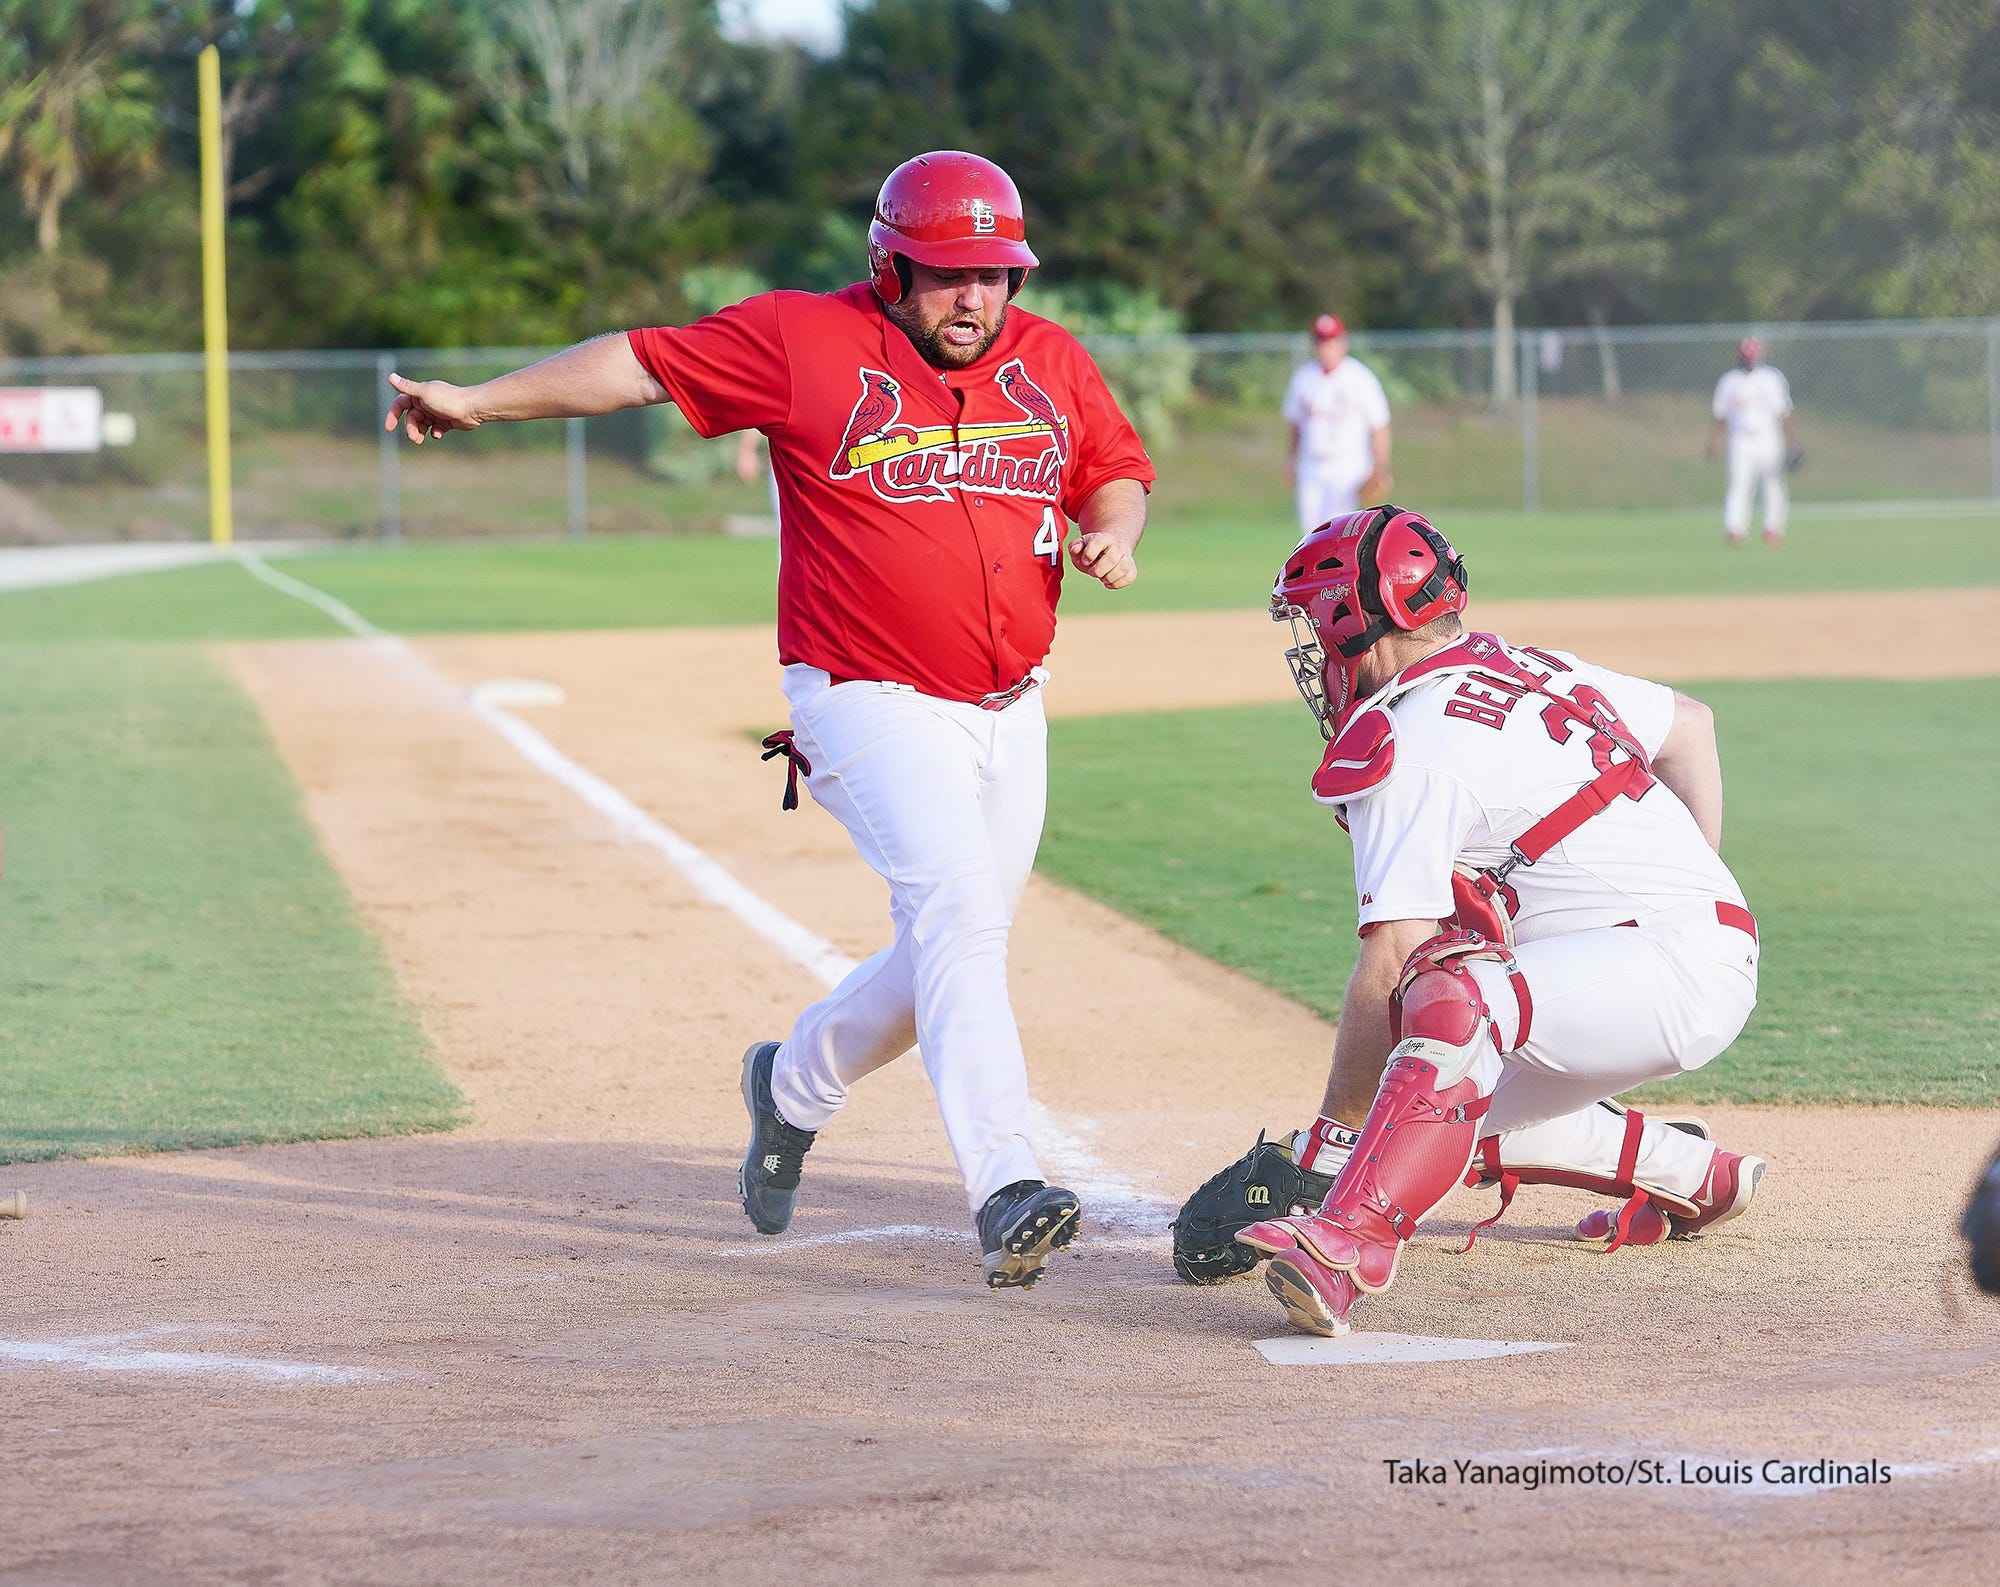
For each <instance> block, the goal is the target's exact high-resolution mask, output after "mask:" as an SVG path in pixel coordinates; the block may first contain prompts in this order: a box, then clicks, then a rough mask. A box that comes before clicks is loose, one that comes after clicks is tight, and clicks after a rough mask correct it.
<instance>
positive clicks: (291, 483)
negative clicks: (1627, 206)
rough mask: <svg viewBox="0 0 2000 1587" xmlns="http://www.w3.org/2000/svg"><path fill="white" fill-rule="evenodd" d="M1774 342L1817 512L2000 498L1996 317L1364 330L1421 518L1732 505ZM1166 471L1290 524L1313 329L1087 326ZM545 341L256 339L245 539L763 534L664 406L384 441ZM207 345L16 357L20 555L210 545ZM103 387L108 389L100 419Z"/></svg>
mask: <svg viewBox="0 0 2000 1587" xmlns="http://www.w3.org/2000/svg"><path fill="white" fill-rule="evenodd" d="M1747 334H1756V335H1758V336H1759V337H1760V338H1761V339H1762V340H1763V342H1764V345H1765V350H1766V357H1767V360H1768V361H1769V362H1770V363H1772V364H1773V365H1775V366H1776V367H1777V368H1779V369H1781V370H1783V371H1784V373H1785V374H1786V376H1787V377H1788V379H1789V380H1790V382H1791V388H1792V394H1793V400H1794V402H1795V404H1796V407H1797V422H1798V426H1799V429H1800V432H1801V437H1802V439H1803V441H1804V444H1805V448H1806V453H1807V462H1806V466H1805V467H1804V468H1803V469H1802V470H1801V471H1800V472H1799V473H1798V474H1797V475H1795V476H1794V477H1793V482H1792V483H1793V490H1794V494H1795V497H1796V499H1797V500H1798V501H1800V502H1801V503H1818V504H1834V503H1870V502H1875V503H1881V502H1892V501H1893V502H1928V503H1948V502H1973V501H1978V502H2000V321H1984V320H1980V321H1940V322H1870V323H1862V324H1842V325H1825V324H1822V325H1773V326H1761V327H1758V326H1736V325H1732V326H1712V325H1711V326H1651V327H1644V328H1623V329H1590V328H1584V329H1573V328H1572V329H1563V330H1529V331H1525V332H1522V333H1521V334H1520V345H1519V350H1518V356H1517V363H1518V367H1519V370H1520V387H1521V389H1520V391H1519V392H1518V393H1517V394H1515V395H1513V396H1511V397H1508V398H1505V399H1498V400H1497V399H1496V397H1495V393H1494V390H1493V344H1492V339H1491V337H1490V336H1488V335H1486V334H1484V333H1481V332H1476V331H1474V332H1460V331H1404V332H1363V331H1357V332H1356V333H1355V335H1354V337H1353V349H1354V354H1355V356H1356V357H1358V358H1360V359H1361V360H1362V361H1363V362H1365V363H1367V364H1368V365H1369V367H1371V368H1372V369H1373V370H1374V371H1375V372H1376V374H1377V375H1379V376H1380V377H1381V379H1382V383H1383V385H1384V387H1385V389H1386V390H1387V392H1388V395H1389V400H1390V404H1391V408H1392V410H1393V413H1394V436H1395V472H1396V476H1397V488H1396V493H1397V495H1398V497H1400V498H1401V499H1403V500H1405V501H1408V502H1410V503H1412V504H1418V505H1422V506H1425V507H1427V508H1437V509H1446V508H1468V507H1470V508H1489V509H1498V510H1512V511H1525V512H1537V511H1547V512H1576V511H1598V512H1616V511H1630V510H1647V509H1661V508H1693V507H1707V506H1713V507H1716V508H1718V509H1719V506H1720V500H1721V494H1722V471H1721V465H1720V463H1719V462H1717V461H1715V460H1712V459H1707V458H1705V457H1704V455H1703V450H1704V442H1705V441H1706V439H1707V433H1708V428H1709V422H1710V421H1709V404H1710V399H1711V396H1712V393H1713V391H1714V387H1715V382H1716V380H1717V378H1718V377H1719V376H1720V375H1721V374H1723V373H1724V372H1725V371H1726V370H1728V369H1729V368H1731V367H1732V366H1733V365H1734V363H1735V356H1736V355H1735V346H1736V342H1737V340H1738V339H1739V337H1741V336H1744V335H1747ZM1089 345H1090V347H1091V350H1092V352H1093V353H1094V354H1095V355H1096V356H1097V358H1098V360H1099V362H1100V364H1101V365H1102V367H1103V368H1104V370H1105V372H1106V374H1107V376H1108V377H1109V378H1110V380H1111V382H1112V384H1113V386H1114V387H1115V388H1116V389H1117V391H1118V393H1119V395H1120V397H1121V399H1122V400H1123V401H1124V402H1125V404H1126V406H1127V408H1128V410H1129V411H1130V412H1131V413H1132V414H1133V417H1134V418H1135V420H1136V421H1137V422H1138V424H1139V426H1140V428H1141V430H1142V432H1143V433H1144V434H1145V435H1146V438H1147V441H1148V444H1149V446H1150V447H1151V448H1152V450H1153V452H1154V455H1155V459H1156V461H1157V463H1158V465H1159V469H1160V484H1159V487H1158V490H1157V492H1156V495H1155V506H1154V511H1155V515H1156V517H1160V518H1171V519H1173V520H1174V521H1177V522H1200V523H1212V524H1216V525H1220V526H1228V525H1233V524H1238V523H1241V524H1246V525H1251V524H1255V525H1270V524H1273V523H1283V522H1285V521H1286V520H1287V519H1288V518H1289V516H1290V512H1291V506H1290V496H1289V492H1288V490H1287V488H1286V486H1285V483H1284V480H1283V477H1282V470H1283V460H1284V451H1285V427H1284V424H1283V422H1282V421H1281V420H1280V419H1279V417H1278V413H1277V407H1278V402H1279V399H1280V397H1281V395H1282V393H1283V391H1284V388H1285V382H1286V380H1287V378H1288V377H1289V376H1290V374H1291V371H1292V369H1293V368H1295V367H1296V366H1297V365H1298V364H1299V363H1300V362H1302V361H1303V360H1304V359H1305V358H1307V357H1308V356H1310V347H1309V344H1308V343H1307V341H1306V340H1305V339H1304V338H1303V337H1292V336H1186V337H1149V338H1119V337H1096V338H1090V339H1089ZM545 351H547V349H537V348H496V349H472V350H463V349H461V350H450V351H435V350H433V351H416V350H405V351H401V352H396V353H383V352H315V353H239V354H236V355H234V356H233V357H232V359H231V371H232V374H231V407H232V427H233V434H234V444H235V468H236V480H235V517H236V525H237V532H238V533H239V535H241V536H243V537H244V538H248V539H319V538H361V537H366V538H374V537H384V538H395V537H398V536H403V535H408V536H423V537H464V536H476V535H548V534H565V533H567V534H583V533H591V532H619V531H654V532H662V531H664V532H696V533H699V532H719V531H724V530H735V531H739V532H757V531H759V530H768V528H769V527H770V523H771V516H770V515H771V512H772V506H771V497H770V493H769V488H768V485H767V484H766V483H765V482H763V481H762V480H759V481H757V482H755V483H751V484H744V483H743V482H742V481H740V480H739V479H738V478H737V474H736V467H737V463H738V454H737V443H736V442H735V441H734V440H733V439H724V440H722V441H714V442H709V441H703V440H701V439H700V438H699V437H697V436H696V435H695V434H694V433H693V431H692V430H690V429H689V428H688V426H687V424H686V422H685V421H684V420H682V419H681V418H680V416H679V414H678V413H676V412H674V411H673V410H672V409H670V408H656V409H649V410H642V411H635V412H630V413H623V414H616V415H612V416H610V417H607V418H603V419H592V420H588V421H584V420H571V421H568V422H566V423H549V424H528V425H493V426H489V427H486V428H483V429H481V430H479V431H477V432H475V433H472V434H462V435H454V436H452V437H450V439H449V440H448V441H446V442H445V443H444V444H443V445H428V446H425V447H422V448H414V447H411V446H409V445H408V444H407V443H406V442H401V441H399V439H398V438H396V437H393V436H390V435H388V434H387V433H386V432H384V431H383V430H382V428H381V416H382V413H383V410H384V409H385V407H386V406H387V404H388V401H389V398H390V396H391V393H390V391H389V388H388V384H387V375H388V372H389V370H390V369H392V368H394V369H397V370H400V371H402V372H404V373H409V374H414V375H420V376H430V375H438V376H443V377H446V378H450V379H454V380H458V381H462V382H463V381H471V380H478V379H481V378H484V377H485V376H488V375H491V374H494V373H498V372H499V371H501V370H504V369H509V368H513V367H516V366H517V365H519V364H521V363H524V362H528V361H530V360H531V359H533V358H535V357H538V356H540V355H541V354H542V353H543V352H545ZM40 388H87V390H88V392H94V393H97V394H99V397H100V398H101V408H102V412H103V423H102V429H101V435H94V436H93V438H94V439H97V440H99V441H101V442H102V443H104V444H100V445H98V446H97V447H96V449H94V450H91V449H84V450H74V451H65V452H39V451H32V450H19V449H15V448H18V447H20V446H21V445H23V444H32V438H29V440H28V441H27V442H25V443H24V441H23V436H22V433H21V432H20V431H19V429H18V428H16V429H15V430H11V431H10V429H9V428H8V422H7V413H8V411H9V410H8V408H7V406H6V404H7V402H8V400H10V398H11V399H14V400H17V401H26V400H28V399H29V398H30V397H32V395H34V394H35V393H37V391H38V390H39V389H40ZM202 390H203V388H202V366H201V360H200V358H199V357H198V356H196V355H191V354H159V355H144V356H134V357H91V358H70V359H16V360H0V543H12V544H21V543H32V542H49V541H108V540H175V539H198V538H201V537H202V536H204V535H205V533H206V525H207V478H206V465H205V452H204V444H203V441H204V438H203V429H202V426H203V403H202ZM96 402H97V399H93V407H92V411H95V404H96Z"/></svg>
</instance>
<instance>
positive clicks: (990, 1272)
mask: <svg viewBox="0 0 2000 1587" xmlns="http://www.w3.org/2000/svg"><path fill="white" fill-rule="evenodd" d="M1082 1221H1083V1209H1082V1208H1081V1207H1079V1206H1078V1205H1077V1200H1076V1197H1075V1196H1073V1195H1071V1194H1070V1193H1069V1192H1068V1191H1067V1190H1064V1189H1063V1188H1062V1187H1061V1186H1060V1185H1045V1184H1043V1183H1042V1181H1041V1180H1039V1179H1017V1180H1016V1181H1015V1182H1014V1183H1013V1184H1011V1185H1007V1186H1005V1187H1003V1188H1002V1189H999V1190H996V1191H994V1192H993V1194H992V1195H990V1196H988V1197H987V1198H986V1205H985V1206H983V1207H981V1208H980V1209H979V1244H980V1248H981V1251H982V1253H983V1254H982V1257H981V1261H980V1266H981V1267H982V1268H983V1269H984V1270H985V1273H986V1287H987V1288H988V1289H1031V1288H1033V1287H1034V1283H1035V1280H1037V1279H1038V1278H1040V1277H1041V1276H1042V1264H1043V1263H1044V1262H1046V1261H1047V1260H1048V1259H1049V1253H1050V1252H1052V1251H1060V1250H1061V1249H1062V1248H1063V1247H1064V1246H1066V1245H1068V1244H1069V1243H1070V1241H1072V1240H1074V1239H1075V1238H1076V1231H1077V1226H1078V1225H1079V1224H1080V1223H1081V1222H1082Z"/></svg>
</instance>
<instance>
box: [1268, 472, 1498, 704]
mask: <svg viewBox="0 0 2000 1587" xmlns="http://www.w3.org/2000/svg"><path fill="white" fill-rule="evenodd" d="M1465 588H1466V585H1465V561H1464V559H1463V558H1462V557H1460V556H1459V554H1458V553H1457V552H1456V551H1454V550H1453V549H1452V547H1451V542H1450V541H1449V540H1447V539H1445V537H1444V536H1443V535H1441V534H1439V533H1438V532H1437V530H1435V529H1434V528H1432V527H1431V525H1430V523H1429V521H1428V520H1426V519H1424V518H1422V517H1420V516H1418V515H1417V514H1416V513H1413V512H1410V511H1408V510H1406V509H1405V508H1402V507H1370V508H1368V509H1366V510H1365V511H1362V512H1351V513H1349V514H1348V515H1347V516H1346V517H1344V518H1336V519H1334V520H1333V521H1332V522H1331V523H1323V524H1321V525H1320V526H1319V527H1318V528H1317V529H1315V530H1313V532H1312V533H1311V534H1309V535H1307V536H1306V537H1305V539H1303V540H1301V541H1300V542H1299V544H1298V549H1296V550H1295V551H1293V552H1292V554H1291V555H1290V556H1289V557H1287V558H1286V559H1285V566H1284V570H1283V571H1282V572H1280V573H1279V575H1278V582H1277V584H1276V585H1275V586H1274V587H1273V589H1272V591H1271V617H1272V620H1273V621H1274V622H1281V623H1282V622H1290V623H1291V625H1292V637H1293V638H1294V639H1295V640H1296V641H1297V643H1295V644H1294V645H1293V646H1292V648H1291V649H1289V650H1287V651H1286V652H1285V660H1286V661H1287V662H1289V663H1290V664H1291V668H1292V679H1293V681H1294V682H1295V683H1297V684H1298V686H1299V693H1300V694H1302V695H1304V696H1305V702H1306V704H1307V705H1308V706H1309V707H1311V709H1312V714H1313V715H1314V716H1315V717H1316V718H1318V720H1319V730H1320V732H1321V733H1323V734H1325V735H1326V737H1327V738H1329V739H1330V738H1332V737H1333V736H1334V734H1336V733H1338V732H1339V731H1340V729H1341V728H1342V727H1344V726H1345V725H1346V723H1347V719H1348V717H1349V716H1350V715H1351V714H1352V713H1353V710H1354V706H1355V698H1354V675H1355V671H1356V669H1357V668H1358V667H1359V665H1360V661H1361V657H1362V656H1363V655H1364V654H1366V653H1367V652H1368V651H1369V650H1370V649H1371V648H1373V646H1374V645H1375V643H1376V641H1377V640H1379V639H1382V638H1383V637H1384V636H1385V635H1388V634H1390V633H1395V632H1404V633H1407V632H1408V631H1409V630H1411V629H1413V628H1422V627H1423V626H1424V624H1426V623H1428V622H1430V621H1431V620H1432V619H1433V618H1437V617H1442V616H1444V614H1445V613H1447V612H1462V611H1464V610H1465ZM1301 624H1303V625H1304V626H1303V628H1302V627H1301Z"/></svg>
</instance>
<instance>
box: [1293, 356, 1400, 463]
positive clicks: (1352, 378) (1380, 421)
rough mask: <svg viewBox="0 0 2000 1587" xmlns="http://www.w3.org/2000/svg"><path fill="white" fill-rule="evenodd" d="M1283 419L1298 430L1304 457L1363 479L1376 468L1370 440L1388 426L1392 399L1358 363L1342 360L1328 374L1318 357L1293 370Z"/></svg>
mask: <svg viewBox="0 0 2000 1587" xmlns="http://www.w3.org/2000/svg"><path fill="white" fill-rule="evenodd" d="M1284 415H1285V419H1286V421H1287V422H1288V423H1290V424H1292V425H1295V426H1296V427H1297V429H1298V432H1299V453H1300V455H1301V456H1302V457H1303V458H1305V459H1307V460H1309V461H1310V462H1311V463H1312V464H1313V465H1314V466H1315V467H1318V468H1323V469H1326V470H1328V471H1330V472H1332V473H1335V474H1339V475H1343V476H1345V475H1348V474H1351V475H1352V476H1353V478H1354V479H1355V480H1357V481H1359V480H1364V479H1366V478H1367V477H1368V475H1369V474H1370V473H1371V472H1372V471H1373V469H1374V466H1375V456H1374V452H1373V450H1372V449H1371V446H1370V437H1371V436H1372V435H1373V434H1374V432H1375V431H1377V430H1379V429H1381V428H1382V427H1383V426H1384V425H1385V424H1387V423H1388V422H1389V398H1388V394H1387V393H1385V392H1384V391H1383V390H1382V382H1381V381H1379V380H1377V379H1376V378H1375V372H1374V371H1373V370H1372V369H1370V368H1369V367H1368V366H1367V365H1366V364H1363V363H1361V362H1360V361H1359V360H1357V359H1354V358H1343V359H1342V360H1341V361H1340V362H1339V363H1338V364H1336V365H1334V367H1333V369H1332V370H1331V371H1330V372H1329V371H1327V370H1324V369H1322V368H1320V366H1319V362H1318V360H1317V359H1315V360H1314V361H1313V362H1311V363H1308V364H1301V365H1300V366H1299V367H1298V368H1297V369H1296V370H1294V371H1293V372H1292V383H1291V384H1290V385H1289V386H1287V387H1286V388H1285V406H1284Z"/></svg>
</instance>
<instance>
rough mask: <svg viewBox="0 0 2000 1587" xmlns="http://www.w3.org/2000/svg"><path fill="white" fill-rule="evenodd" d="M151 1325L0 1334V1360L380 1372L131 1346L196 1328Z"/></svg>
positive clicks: (234, 1374)
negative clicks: (44, 1335)
mask: <svg viewBox="0 0 2000 1587" xmlns="http://www.w3.org/2000/svg"><path fill="white" fill-rule="evenodd" d="M199 1331H201V1330H194V1329H182V1328H173V1327H165V1328H155V1329H148V1330H146V1331H145V1332H143V1333H136V1334H110V1335H83V1336H80V1337H77V1338H70V1339H0V1365H4V1364H12V1365H15V1366H24V1367H25V1366H45V1367H61V1368H66V1369H68V1370H70V1371H78V1372H145V1373H155V1374H159V1375H162V1376H167V1377H224V1378H248V1379H250V1380H251V1381H253V1382H258V1383H294V1384H311V1383H366V1382H375V1381H379V1380H380V1379H381V1378H382V1376H383V1374H381V1373H379V1372H370V1371H368V1370H367V1369H366V1368H363V1367H340V1366H333V1365H331V1364H329V1363H327V1362H324V1361H290V1360H284V1359H281V1358H277V1357H271V1356H230V1355H215V1354H210V1353H208V1352H205V1351H193V1350H150V1349H140V1348H134V1347H133V1345H132V1344H131V1343H130V1341H134V1340H139V1339H144V1338H147V1337H149V1336H158V1335H160V1334H172V1333H186V1332H199Z"/></svg>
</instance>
